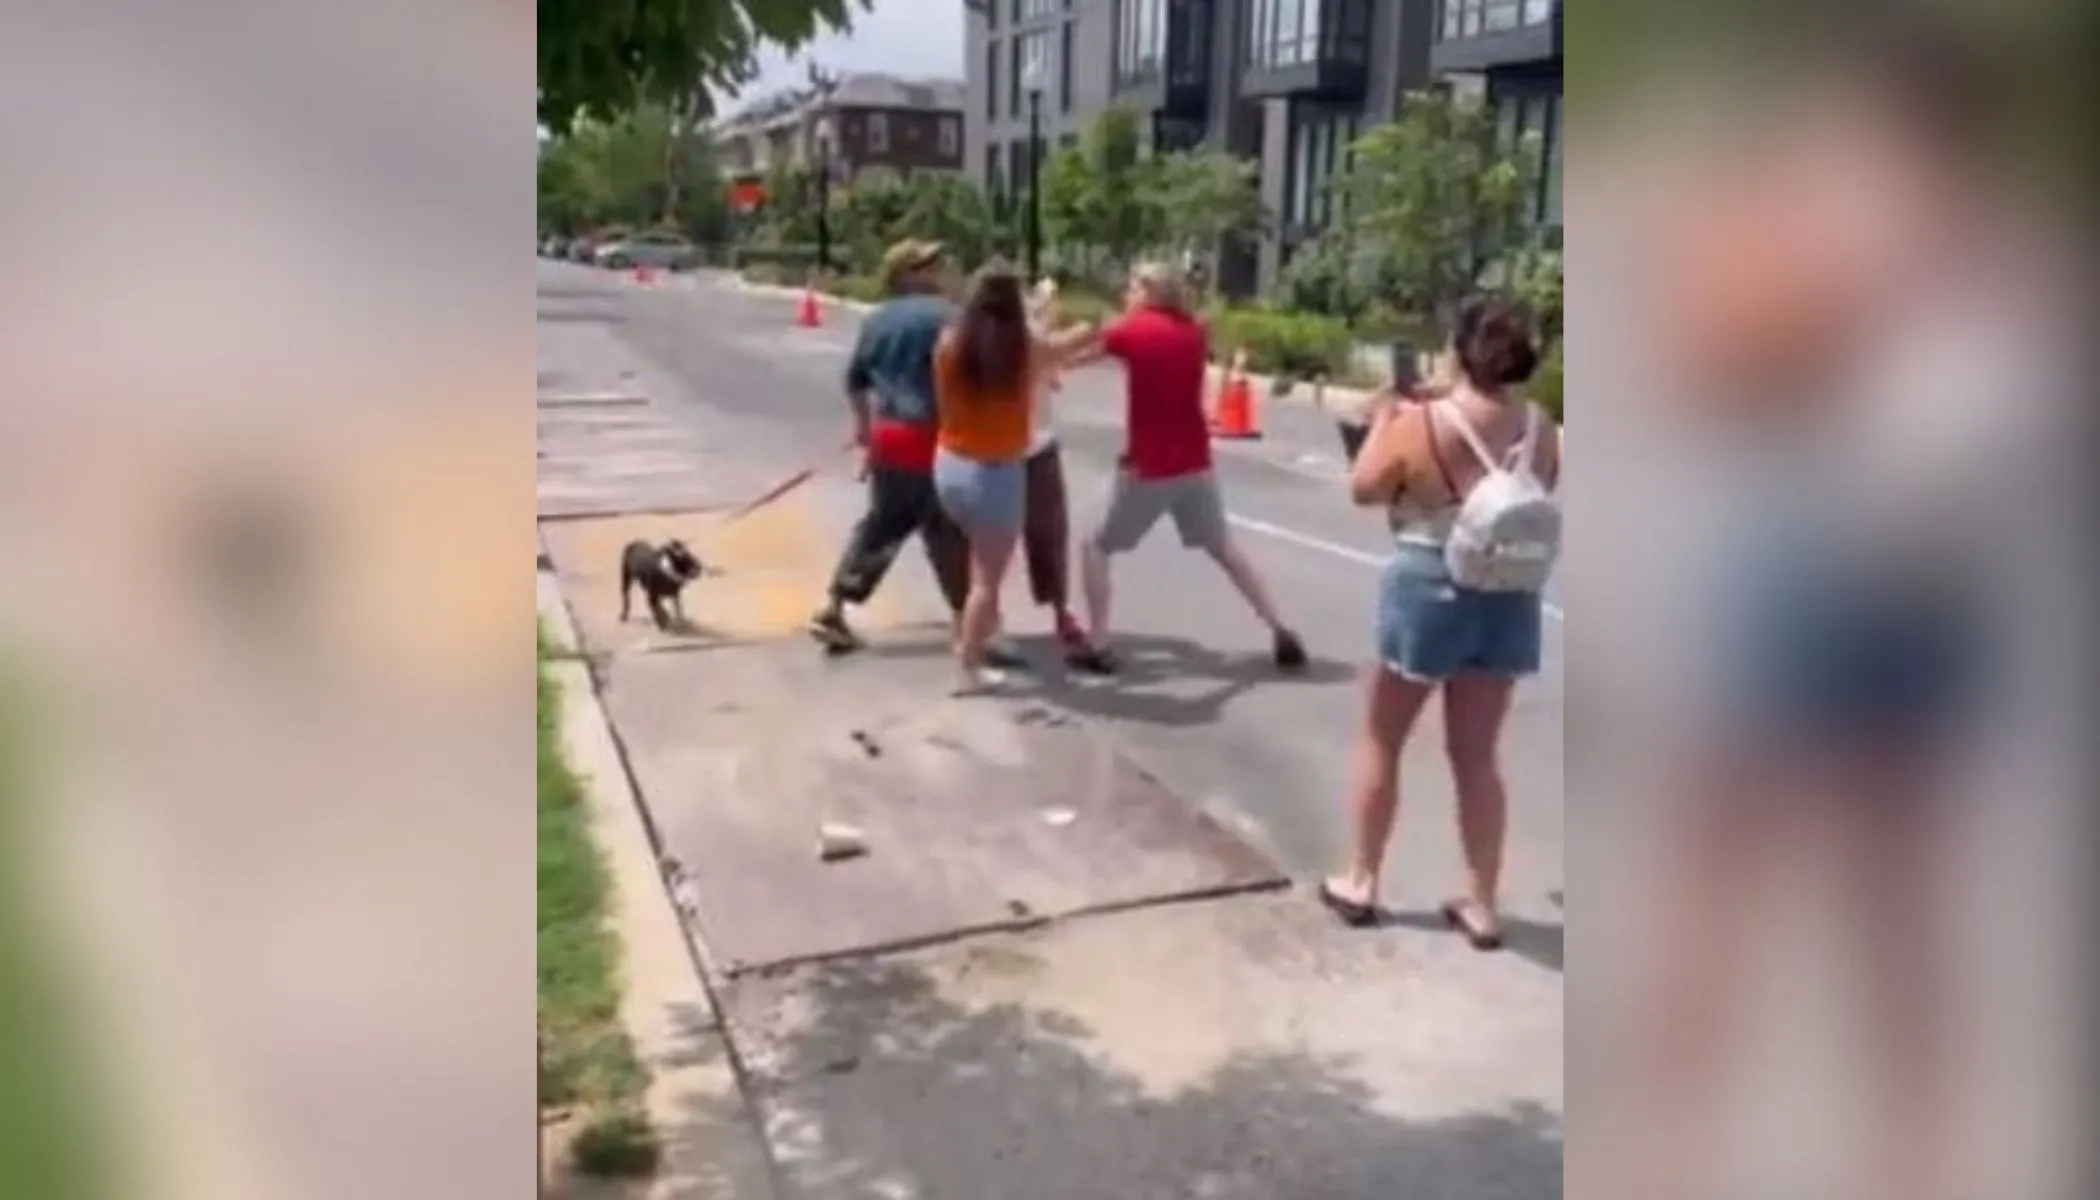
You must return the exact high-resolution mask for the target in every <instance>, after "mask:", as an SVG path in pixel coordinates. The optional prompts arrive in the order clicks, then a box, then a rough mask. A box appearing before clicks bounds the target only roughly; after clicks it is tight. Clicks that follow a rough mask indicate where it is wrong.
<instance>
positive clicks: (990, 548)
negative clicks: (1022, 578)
mask: <svg viewBox="0 0 2100 1200" xmlns="http://www.w3.org/2000/svg"><path fill="white" fill-rule="evenodd" d="M1017 541H1019V538H1018V537H1017V536H1016V535H1014V534H1010V533H996V534H990V535H986V536H979V537H976V538H973V539H971V541H970V593H969V595H968V597H966V598H965V599H964V601H963V613H962V622H961V627H960V629H959V630H958V631H957V632H958V635H959V636H958V637H957V639H956V647H955V657H956V663H957V665H958V666H959V667H960V668H961V671H962V676H963V679H962V683H963V685H964V686H966V687H976V686H979V685H980V684H982V683H983V682H984V675H983V670H984V665H985V664H984V658H985V649H986V647H988V646H989V645H990V644H991V640H992V635H993V634H995V633H997V632H998V629H999V589H1000V588H1001V587H1002V586H1003V585H1004V584H1005V582H1006V569H1007V567H1008V565H1009V564H1011V563H1012V561H1013V556H1014V545H1015V543H1016V542H1017Z"/></svg>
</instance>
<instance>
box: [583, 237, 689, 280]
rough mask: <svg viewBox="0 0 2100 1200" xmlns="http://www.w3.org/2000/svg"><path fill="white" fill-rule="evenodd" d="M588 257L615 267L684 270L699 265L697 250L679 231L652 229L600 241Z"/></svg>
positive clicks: (604, 264) (624, 268) (620, 268)
mask: <svg viewBox="0 0 2100 1200" xmlns="http://www.w3.org/2000/svg"><path fill="white" fill-rule="evenodd" d="M592 261H594V262H596V263H597V264H598V265H599V266H601V267H610V268H612V269H613V270H616V271H624V270H628V269H629V268H632V267H654V268H656V269H657V270H659V271H686V270H691V269H692V268H693V267H696V266H698V265H700V251H699V250H698V248H696V247H695V246H694V245H693V243H692V242H691V241H689V240H687V239H686V237H685V236H684V235H683V234H677V233H671V232H669V231H667V230H660V229H652V230H646V231H644V232H641V233H635V234H629V235H628V236H626V237H622V238H615V239H613V240H612V241H608V242H604V243H601V244H600V245H599V246H598V248H597V250H596V251H595V252H594V254H593V255H592Z"/></svg>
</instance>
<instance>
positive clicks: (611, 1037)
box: [538, 628, 657, 1176]
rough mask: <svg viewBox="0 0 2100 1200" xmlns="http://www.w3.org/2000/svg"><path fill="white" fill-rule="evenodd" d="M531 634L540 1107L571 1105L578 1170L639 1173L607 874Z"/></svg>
mask: <svg viewBox="0 0 2100 1200" xmlns="http://www.w3.org/2000/svg"><path fill="white" fill-rule="evenodd" d="M552 653H553V646H552V645H551V643H550V641H549V639H548V637H547V634H546V630H545V629H544V628H543V629H541V631H540V635H539V659H540V666H539V671H538V674H539V732H538V742H539V745H538V750H539V1033H540V1069H539V1080H540V1107H541V1108H542V1109H543V1110H545V1109H553V1110H563V1111H574V1112H575V1113H576V1115H577V1116H578V1117H579V1118H580V1120H581V1124H580V1125H579V1126H578V1130H577V1133H576V1135H575V1137H574V1139H573V1140H572V1141H571V1143H570V1148H571V1149H570V1152H571V1156H572V1158H573V1160H574V1162H575V1165H576V1167H577V1169H578V1170H580V1171H582V1172H584V1173H586V1174H593V1175H612V1176H635V1175H646V1174H648V1173H650V1172H651V1171H653V1170H654V1169H655V1164H656V1158H657V1154H656V1142H655V1136H654V1133H653V1131H652V1130H651V1129H650V1128H649V1123H648V1120H647V1118H646V1115H645V1114H644V1111H643V1107H642V1096H643V1093H644V1091H645V1089H646V1088H647V1086H648V1074H647V1072H646V1071H645V1070H644V1069H643V1067H642V1065H641V1061H640V1059H639V1058H638V1057H637V1056H636V1054H635V1048H634V1042H633V1039H632V1038H631V1037H629V1036H628V1033H627V1030H626V1029H625V1027H624V1026H622V1024H621V1022H620V988H621V978H620V942H619V937H618V935H617V934H616V933H615V931H614V929H613V924H612V912H611V908H612V876H611V872H610V871H609V869H608V868H607V866H606V861H605V857H604V855H603V853H601V852H600V850H599V848H598V845H597V843H596V841H595V840H594V839H593V837H592V833H591V814H590V807H589V800H588V797H587V796H586V795H585V794H584V789H583V785H582V783H581V781H579V780H578V779H577V777H576V773H575V771H574V770H573V769H572V768H571V767H570V765H569V761H568V757H567V755H566V754H565V753H564V751H563V747H562V733H561V727H562V708H561V703H562V697H561V690H560V688H559V687H558V686H557V685H556V684H555V682H554V680H553V679H552V678H551V677H550V676H549V675H548V673H547V668H546V663H547V660H548V659H549V657H551V655H552Z"/></svg>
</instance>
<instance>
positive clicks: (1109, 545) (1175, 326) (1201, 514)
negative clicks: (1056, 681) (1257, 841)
mask: <svg viewBox="0 0 2100 1200" xmlns="http://www.w3.org/2000/svg"><path fill="white" fill-rule="evenodd" d="M1183 296H1184V293H1183V289H1182V286H1181V281H1180V279H1179V278H1178V277H1177V276H1175V275H1174V273H1173V272H1172V271H1171V270H1169V269H1168V268H1166V267H1164V266H1159V265H1153V264H1148V265H1146V266H1141V267H1139V268H1138V269H1137V270H1136V271H1135V272H1133V273H1132V275H1131V279H1130V287H1129V289H1128V290H1127V291H1126V292H1125V293H1124V297H1123V303H1124V316H1123V318H1122V319H1121V320H1119V321H1117V322H1116V323H1115V324H1113V325H1111V326H1109V327H1108V328H1107V329H1105V330H1103V331H1102V333H1101V352H1102V353H1103V354H1106V355H1108V356H1109V357H1111V358H1116V359H1120V360H1122V363H1123V366H1124V369H1125V371H1126V372H1127V375H1128V380H1129V384H1128V387H1129V391H1128V398H1127V401H1126V404H1127V408H1126V417H1125V425H1126V429H1127V433H1126V437H1127V442H1126V444H1125V449H1124V453H1123V457H1122V460H1121V462H1120V463H1119V464H1118V470H1117V472H1116V482H1115V490H1114V491H1113V492H1112V493H1111V494H1110V497H1109V502H1108V511H1107V513H1106V514H1104V515H1103V516H1102V518H1101V524H1100V527H1099V528H1098V529H1096V530H1095V532H1094V535H1093V537H1092V538H1090V539H1089V540H1088V542H1087V545H1086V549H1085V551H1084V553H1083V554H1082V556H1081V559H1080V575H1081V579H1082V583H1083V586H1084V588H1085V591H1086V605H1087V623H1088V644H1087V645H1086V646H1085V647H1082V648H1080V649H1078V650H1076V651H1075V652H1074V653H1073V654H1072V656H1071V660H1072V662H1073V664H1074V665H1075V666H1079V667H1081V668H1083V669H1087V670H1093V671H1098V672H1103V673H1105V672H1109V671H1113V670H1114V669H1115V662H1114V660H1113V659H1112V658H1111V657H1110V656H1109V653H1108V624H1109V623H1108V613H1109V571H1108V560H1109V558H1110V556H1112V555H1116V554H1121V553H1123V552H1124V551H1127V550H1132V549H1135V548H1136V547H1137V545H1138V543H1139V542H1141V541H1143V540H1144V538H1145V535H1146V534H1147V533H1149V532H1151V529H1152V526H1153V525H1155V524H1157V523H1158V521H1159V519H1160V518H1161V517H1165V516H1171V517H1172V518H1173V519H1174V527H1175V530H1176V531H1177V532H1179V533H1180V535H1181V544H1182V545H1184V546H1186V547H1188V548H1189V549H1191V550H1201V551H1203V552H1205V553H1206V554H1208V555H1210V557H1211V559H1212V560H1213V561H1214V562H1216V563H1217V564H1218V566H1219V567H1220V568H1222V569H1223V570H1224V572H1225V576H1226V578H1228V579H1230V580H1231V581H1232V583H1233V586H1234V587H1236V588H1237V589H1239V593H1240V595H1241V596H1242V597H1244V598H1245V599H1246V601H1247V604H1248V606H1249V607H1250V608H1252V609H1253V610H1254V612H1255V615H1257V616H1259V617H1260V618H1261V619H1262V622H1263V623H1264V624H1266V625H1267V626H1268V627H1269V633H1270V637H1271V639H1272V643H1273V649H1274V652H1275V656H1276V665H1277V666H1278V667H1280V668H1282V669H1284V670H1286V671H1294V670H1298V669H1301V668H1303V667H1304V666H1305V646H1304V644H1303V643H1302V642H1300V641H1299V639H1298V635H1297V634H1295V633H1293V632H1291V630H1290V629H1289V628H1287V627H1286V626H1285V625H1284V624H1283V621H1282V619H1281V618H1279V617H1278V616H1277V615H1276V606H1275V605H1274V604H1273V603H1272V602H1271V601H1270V599H1269V589H1268V586H1267V585H1266V584H1265V583H1264V582H1263V581H1262V577H1261V574H1260V573H1259V572H1257V571H1256V570H1255V569H1254V564H1253V563H1252V562H1250V561H1248V559H1247V556H1246V555H1245V554H1244V553H1243V552H1242V551H1241V550H1240V547H1239V544H1238V543H1237V542H1235V541H1234V540H1233V537H1232V529H1231V526H1230V525H1228V524H1227V523H1226V520H1225V504H1224V501H1223V500H1222V499H1220V497H1219V495H1218V481H1217V476H1216V474H1215V473H1213V471H1212V470H1211V456H1210V421H1209V418H1208V417H1207V416H1206V414H1205V413H1204V410H1203V384H1204V377H1205V375H1206V373H1207V371H1208V369H1209V362H1210V335H1209V333H1208V332H1207V331H1205V329H1204V328H1203V325H1202V323H1201V322H1199V321H1197V320H1196V318H1195V317H1194V316H1192V315H1190V313H1189V311H1188V306H1187V303H1186V301H1185V300H1184V298H1183Z"/></svg>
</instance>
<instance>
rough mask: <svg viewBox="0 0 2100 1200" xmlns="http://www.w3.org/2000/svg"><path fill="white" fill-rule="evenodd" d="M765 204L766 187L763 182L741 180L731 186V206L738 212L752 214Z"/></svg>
mask: <svg viewBox="0 0 2100 1200" xmlns="http://www.w3.org/2000/svg"><path fill="white" fill-rule="evenodd" d="M765 202H766V185H765V183H764V182H763V181H762V180H757V179H740V180H738V181H737V182H735V183H732V184H730V185H729V204H730V207H732V208H734V209H736V210H737V211H738V212H750V211H751V210H752V209H754V208H757V207H758V206H759V205H761V204H764V203H765Z"/></svg>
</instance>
